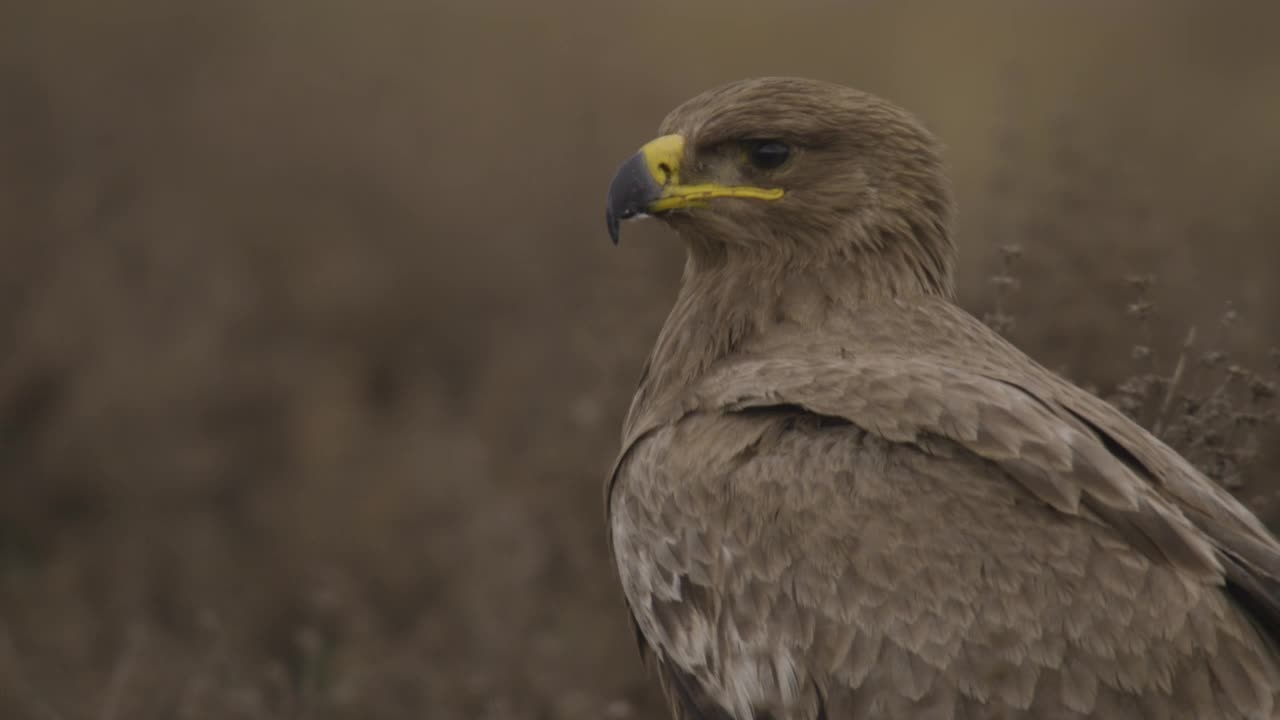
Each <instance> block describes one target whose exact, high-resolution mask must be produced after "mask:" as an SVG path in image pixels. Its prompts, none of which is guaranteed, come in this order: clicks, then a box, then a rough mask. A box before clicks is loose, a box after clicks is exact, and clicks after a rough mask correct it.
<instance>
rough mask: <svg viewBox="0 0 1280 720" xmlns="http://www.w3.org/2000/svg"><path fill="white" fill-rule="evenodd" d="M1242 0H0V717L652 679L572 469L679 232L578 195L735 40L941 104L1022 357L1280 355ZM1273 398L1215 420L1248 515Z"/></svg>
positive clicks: (1266, 137)
mask: <svg viewBox="0 0 1280 720" xmlns="http://www.w3.org/2000/svg"><path fill="white" fill-rule="evenodd" d="M1270 7H1271V8H1272V9H1270V10H1267V9H1265V8H1264V4H1263V3H1254V4H1251V5H1247V6H1245V5H1242V6H1241V7H1240V8H1236V9H1234V10H1233V9H1224V6H1223V5H1222V4H1208V3H1196V4H1193V3H1186V4H1180V3H1160V4H1157V3H1145V4H1144V3H1125V4H1123V8H1121V7H1120V4H1111V3H1104V2H1086V3H1073V4H1071V6H1070V8H1068V5H1067V4H1066V3H1050V2H1040V3H1030V2H1017V3H1008V4H971V3H966V4H960V3H955V4H943V3H937V4H933V5H928V4H920V3H912V4H891V3H888V2H868V3H835V2H809V3H797V4H786V3H758V4H752V3H742V2H734V3H730V2H721V1H719V0H717V1H715V2H711V3H675V2H670V1H669V0H653V2H650V3H647V4H646V3H640V4H635V3H630V4H625V5H621V4H618V5H616V6H615V4H612V3H592V2H587V1H586V0H580V1H576V0H573V1H571V0H563V1H560V2H549V3H528V4H525V3H516V2H511V1H510V0H502V1H498V0H479V1H478V2H474V3H464V2H461V1H459V2H456V3H444V2H441V0H427V1H426V2H422V1H421V0H419V1H417V2H410V1H409V0H372V1H371V2H367V3H339V2H327V1H324V0H319V1H313V2H309V3H304V2H300V1H294V2H254V1H253V0H207V1H206V2H200V3H196V2H188V3H181V2H177V3H175V2H171V1H169V0H121V1H120V2H117V3H113V4H111V3H102V2H91V1H90V0H47V1H46V2H28V3H16V2H15V3H7V4H6V5H5V6H4V7H3V9H0V717H2V718H6V719H10V718H12V719H14V720H25V719H26V718H40V719H44V720H52V719H64V720H81V719H85V720H124V719H126V718H246V719H252V720H257V719H260V718H352V719H356V718H360V719H366V718H374V719H380V718H432V719H439V720H452V719H455V718H459V719H461V718H468V719H470V718H478V719H483V720H516V719H519V720H524V719H529V720H535V719H537V720H541V719H559V718H564V719H566V720H568V719H583V720H587V719H595V718H631V717H635V718H648V717H653V718H657V717H661V716H662V715H661V713H660V712H658V704H657V702H656V701H655V693H654V691H653V688H652V687H651V685H650V682H649V681H648V680H647V679H646V678H645V676H644V673H643V671H642V668H641V666H640V664H639V662H638V660H637V655H636V652H635V648H634V644H633V641H632V637H631V634H630V630H629V628H628V626H627V622H626V620H625V615H624V611H623V609H622V605H621V600H620V594H619V593H618V592H617V590H616V589H615V583H614V578H613V571H612V568H611V567H610V564H609V560H608V558H607V555H606V549H605V543H604V527H603V522H602V498H601V482H602V479H603V474H604V472H605V471H606V470H607V468H608V466H609V463H610V462H611V460H612V455H613V453H614V452H615V451H616V441H617V440H616V438H617V429H618V426H619V424H620V419H621V415H622V413H623V412H624V411H625V408H626V404H627V402H628V400H629V397H630V392H631V389H632V385H633V383H634V380H635V378H636V377H637V374H638V371H639V368H640V364H641V362H642V359H643V356H644V353H645V352H646V351H647V349H648V346H649V343H650V342H651V340H652V338H653V336H654V334H655V333H656V330H657V328H658V326H659V324H660V323H661V321H662V319H663V316H664V314H665V312H666V310H667V306H668V303H669V302H670V300H671V298H672V294H673V291H674V288H675V286H676V283H677V282H678V276H679V268H680V262H681V250H680V248H679V247H678V244H677V243H676V242H675V241H674V238H673V237H672V236H671V235H670V234H669V233H667V232H665V231H664V230H663V229H661V228H660V227H657V226H656V225H655V224H650V225H645V226H636V227H631V228H628V234H627V237H626V239H625V241H624V243H623V245H622V247H621V248H618V249H614V248H612V247H610V245H609V243H608V241H607V237H606V235H605V233H604V223H603V198H604V191H605V187H606V185H607V183H608V181H609V178H610V176H611V175H612V172H613V170H614V168H615V167H616V165H617V164H618V162H620V161H621V160H622V159H623V158H625V157H626V156H627V155H629V154H630V153H631V152H633V151H634V149H635V148H636V147H637V146H638V145H639V144H640V143H641V142H643V141H644V140H647V139H648V138H650V137H651V136H652V134H653V132H654V130H655V129H656V126H657V124H658V122H659V120H660V119H661V118H662V116H663V115H664V114H665V113H666V111H667V110H668V109H669V108H671V107H672V106H674V105H675V104H676V103H677V102H679V101H680V100H682V99H684V98H686V97H688V96H690V95H692V94H694V93H696V92H698V91H700V90H702V89H704V88H707V87H709V86H711V85H714V84H717V83H720V82H724V81H727V80H731V79H736V78H739V77H744V76H751V75H760V74H798V75H811V76H816V77H822V78H826V79H830V80H836V81H841V82H845V83H847V84H851V85H855V86H859V87H861V88H863V89H866V90H870V91H873V92H876V93H878V94H881V95H885V96H887V97H890V98H893V99H895V100H896V101H898V102H899V103H901V104H903V105H905V106H907V107H909V108H912V109H913V110H914V111H916V112H917V113H918V114H919V115H920V116H921V117H922V118H924V119H925V121H926V123H927V124H928V125H930V126H931V127H932V128H933V129H934V130H935V131H937V132H938V134H940V135H941V136H942V137H943V138H944V139H945V141H946V143H947V145H948V147H949V155H948V161H949V165H950V167H951V172H952V176H953V178H954V181H955V185H956V189H957V194H958V197H959V201H960V203H961V219H960V224H959V228H958V233H959V238H960V243H961V245H962V248H963V261H962V265H963V270H962V277H961V286H962V303H963V304H964V305H965V306H966V307H968V308H970V309H972V310H973V311H974V312H978V313H987V312H990V311H992V310H993V309H994V308H995V307H996V304H997V297H998V295H1000V292H999V288H1000V287H1002V285H1001V284H1000V283H995V284H993V283H991V282H990V278H991V277H992V276H993V275H996V276H999V275H1001V274H1002V273H1003V271H1002V269H1001V268H1002V254H1001V252H1000V248H1001V247H1002V246H1004V245H1007V244H1010V243H1017V244H1019V245H1020V246H1021V248H1022V251H1023V257H1022V259H1021V260H1020V261H1019V263H1018V266H1017V268H1016V275H1017V277H1018V278H1019V279H1020V281H1021V282H1020V284H1019V286H1018V287H1015V288H1012V289H1009V290H1008V291H1007V292H1004V294H1003V295H1002V296H1000V297H999V303H1000V305H1001V306H1002V307H1003V308H1004V309H1005V310H1006V311H1007V312H1009V313H1011V314H1013V315H1014V316H1015V317H1016V319H1017V324H1016V326H1014V327H1013V329H1012V330H1011V331H1010V332H1011V335H1012V337H1013V338H1014V339H1015V340H1016V341H1017V342H1018V343H1019V344H1020V345H1022V346H1023V347H1024V348H1026V349H1028V350H1029V351H1030V352H1032V354H1033V355H1035V356H1036V357H1038V358H1040V359H1042V360H1043V361H1045V362H1046V363H1047V364H1048V365H1050V366H1051V367H1054V368H1058V369H1061V370H1063V371H1064V372H1066V373H1068V374H1069V375H1070V376H1072V377H1073V378H1075V379H1077V380H1078V381H1080V382H1083V383H1086V384H1089V385H1090V386H1092V387H1096V388H1098V389H1099V390H1101V391H1103V392H1106V393H1109V394H1115V393H1116V392H1117V388H1118V387H1119V386H1120V384H1121V382H1122V381H1123V380H1124V379H1125V378H1128V377H1130V376H1133V375H1135V373H1136V374H1139V375H1141V374H1143V373H1147V372H1148V370H1149V367H1148V365H1147V361H1146V360H1143V359H1137V360H1135V359H1134V358H1133V357H1132V355H1133V352H1132V347H1133V345H1134V344H1135V343H1137V344H1143V345H1147V346H1150V347H1151V348H1153V352H1154V362H1155V368H1156V370H1157V371H1158V372H1160V373H1164V374H1167V373H1168V372H1169V371H1170V370H1171V368H1172V365H1173V363H1174V361H1175V359H1176V357H1177V355H1178V352H1179V349H1178V348H1179V345H1180V343H1181V340H1182V338H1183V336H1184V335H1185V333H1186V331H1187V328H1188V327H1190V326H1192V325H1194V326H1196V327H1197V328H1198V330H1199V333H1198V336H1197V337H1198V343H1197V345H1196V347H1195V348H1193V349H1192V351H1190V352H1189V353H1188V357H1189V358H1190V365H1191V367H1192V372H1191V373H1190V379H1189V380H1188V382H1187V383H1186V387H1187V388H1190V389H1192V390H1195V389H1196V388H1204V387H1212V386H1213V384H1214V383H1215V382H1216V381H1217V379H1218V378H1219V377H1221V376H1222V373H1224V372H1225V371H1224V370H1223V367H1225V366H1226V365H1229V364H1231V363H1240V364H1241V365H1243V366H1245V367H1247V368H1252V369H1257V370H1259V371H1262V372H1264V373H1265V372H1270V373H1272V375H1274V373H1275V367H1274V364H1275V363H1276V362H1277V361H1276V360H1275V358H1274V356H1272V357H1271V358H1269V357H1268V351H1269V350H1270V349H1271V348H1273V347H1274V346H1276V345H1277V344H1280V283H1277V282H1276V271H1277V268H1280V204H1277V192H1278V191H1280V160H1278V159H1280V91H1278V90H1277V89H1278V88H1280V44H1277V43H1276V42H1275V41H1274V37H1273V35H1274V33H1273V32H1272V28H1274V27H1275V24H1276V22H1278V21H1280V11H1277V10H1276V9H1275V8H1278V7H1280V6H1277V5H1274V4H1272V5H1271V6H1270ZM1236 10H1238V12H1237V11H1236ZM1264 13H1269V17H1268V16H1264ZM1135 273H1142V274H1146V273H1150V274H1152V275H1154V276H1155V278H1156V281H1155V284H1154V285H1153V286H1152V288H1151V289H1150V291H1149V293H1148V296H1149V299H1150V300H1151V301H1152V302H1154V304H1155V310H1154V312H1153V313H1152V314H1151V315H1150V317H1149V318H1146V319H1143V318H1142V317H1135V313H1130V312H1127V311H1126V308H1127V307H1128V306H1129V305H1130V304H1131V303H1132V302H1133V300H1134V298H1135V297H1136V294H1135V290H1134V289H1133V288H1132V287H1131V286H1130V284H1128V283H1127V282H1126V278H1127V277H1129V276H1131V275H1133V274H1135ZM1228 303H1230V304H1231V307H1232V308H1233V312H1234V313H1235V318H1236V319H1235V321H1234V322H1232V323H1231V324H1230V326H1229V327H1224V326H1223V324H1222V323H1221V322H1220V318H1221V317H1222V316H1223V313H1224V311H1225V308H1226V307H1227V304H1228ZM1136 314H1137V315H1142V314H1144V313H1142V312H1139V313H1136ZM1211 349H1216V350H1220V351H1222V352H1226V353H1228V358H1227V360H1225V361H1223V362H1222V363H1220V364H1219V367H1217V368H1211V367H1203V365H1204V364H1203V363H1201V362H1200V357H1201V354H1202V353H1203V352H1205V351H1206V350H1211ZM1121 395H1123V393H1121ZM1241 397H1243V396H1241ZM1180 402H1181V401H1179V402H1177V403H1175V406H1176V407H1177V408H1181V407H1182V405H1181V404H1180ZM1239 402H1247V401H1245V400H1240V401H1239ZM1235 407H1243V406H1239V405H1237V406H1235ZM1249 407H1250V408H1252V406H1249ZM1176 412H1180V410H1176V409H1175V413H1176ZM1241 412H1244V410H1241ZM1193 425H1194V423H1193ZM1195 427H1201V426H1199V425H1195ZM1193 430H1194V428H1193ZM1197 432H1199V431H1197ZM1207 432H1210V431H1207V430H1206V431H1204V433H1207ZM1213 432H1217V431H1216V430H1215V431H1213ZM1204 433H1202V434H1201V436H1200V439H1202V440H1203V439H1204V438H1205V437H1209V436H1208V435H1204ZM1213 437H1217V436H1216V435H1214V436H1213ZM1193 439H1194V438H1193ZM1211 439H1212V438H1211ZM1278 440H1280V436H1278V435H1277V433H1276V432H1275V431H1274V430H1269V431H1265V432H1262V433H1261V434H1258V435H1257V436H1256V437H1253V436H1252V433H1251V432H1249V431H1248V429H1247V428H1246V429H1245V430H1243V431H1240V432H1236V431H1235V430H1230V431H1228V432H1227V439H1226V440H1225V441H1224V442H1226V443H1227V444H1228V445H1230V447H1228V448H1226V450H1224V451H1222V452H1223V453H1226V454H1228V455H1230V456H1231V457H1233V458H1238V459H1244V460H1249V459H1250V456H1252V455H1255V454H1256V455H1257V457H1256V458H1255V459H1254V462H1252V464H1249V465H1247V467H1246V468H1245V469H1244V473H1243V474H1244V477H1243V485H1242V487H1241V488H1240V491H1241V492H1242V493H1243V495H1244V497H1245V498H1246V500H1248V501H1250V502H1254V503H1257V507H1259V509H1260V511H1261V512H1263V513H1264V514H1265V515H1266V516H1267V517H1268V518H1273V519H1280V512H1278V511H1275V510H1273V509H1272V505H1271V503H1270V502H1269V501H1268V499H1269V498H1270V496H1272V495H1274V494H1275V491H1276V490H1280V487H1278V486H1277V482H1278V481H1277V479H1276V478H1277V472H1278V471H1280V452H1277V450H1276V446H1277V445H1278V444H1280V442H1278ZM1209 454H1210V455H1213V453H1209ZM1219 454H1222V453H1219Z"/></svg>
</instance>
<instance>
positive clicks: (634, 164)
mask: <svg viewBox="0 0 1280 720" xmlns="http://www.w3.org/2000/svg"><path fill="white" fill-rule="evenodd" d="M661 195H662V186H661V185H659V184H658V182H657V181H656V180H654V179H653V176H652V175H650V174H649V168H648V165H647V163H646V162H645V158H644V155H643V154H641V153H637V154H635V155H633V156H631V158H630V159H628V160H627V161H626V162H624V163H622V167H620V168H618V173H617V174H616V175H614V177H613V182H612V183H610V184H609V195H608V198H607V201H606V204H605V216H604V219H605V225H606V226H607V227H608V229H609V237H610V239H612V240H613V244H614V245H617V244H618V238H619V235H620V234H621V225H622V221H623V220H627V219H629V218H633V217H635V216H637V215H640V214H642V213H644V211H645V208H647V207H648V206H649V203H651V202H653V201H654V200H657V199H658V198H659V197H661Z"/></svg>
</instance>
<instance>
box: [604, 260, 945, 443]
mask: <svg viewBox="0 0 1280 720" xmlns="http://www.w3.org/2000/svg"><path fill="white" fill-rule="evenodd" d="M917 265H918V263H916V262H915V259H914V258H912V257H910V256H908V255H907V254H904V253H897V254H895V253H891V252H888V251H885V250H875V251H859V253H858V254H857V256H854V257H848V258H838V259H836V260H835V261H832V262H815V261H812V260H809V261H796V260H792V259H783V258H776V257H765V256H759V255H756V256H747V255H745V254H734V253H732V252H725V251H724V249H723V246H721V247H720V248H714V249H713V248H699V247H697V246H696V245H693V244H691V246H690V253H689V258H688V261H687V263H686V265H685V272H684V279H683V282H682V284H681V288H680V293H679V295H678V296H677V298H676V303H675V306H674V307H672V309H671V313H670V315H668V316H667V321H666V323H665V324H664V325H663V327H662V331H661V332H660V333H659V335H658V340H657V343H656V344H655V345H654V348H653V352H652V354H651V355H650V356H649V361H648V364H647V365H646V367H645V374H644V377H643V378H642V379H641V382H640V387H639V389H638V391H637V393H636V397H635V399H634V401H633V403H632V407H631V412H630V414H629V416H628V421H627V430H625V431H624V432H630V431H631V430H632V429H633V428H634V426H635V425H636V424H637V423H642V422H643V419H642V418H643V417H644V416H646V415H652V414H654V413H657V414H663V413H665V412H667V411H668V410H670V407H669V406H673V405H678V404H679V403H680V400H681V398H682V397H683V395H684V394H685V393H686V392H687V390H688V389H689V388H690V387H691V386H693V385H694V384H695V383H696V382H697V380H698V379H699V378H700V377H701V376H702V375H703V374H704V373H705V372H706V371H707V370H708V369H709V368H710V367H711V366H712V365H714V364H715V363H716V362H717V361H720V360H722V359H725V358H727V357H729V356H731V355H733V354H735V353H737V352H741V351H742V350H743V349H744V348H745V347H747V346H749V345H751V344H752V343H753V342H754V341H759V340H762V339H766V338H767V337H768V335H769V334H770V333H773V332H777V331H778V330H780V329H781V328H783V327H788V328H790V329H791V330H796V329H800V330H806V329H807V330H814V331H820V330H822V329H824V328H826V327H828V326H829V325H830V324H831V323H832V322H833V321H838V320H839V319H840V318H842V317H848V316H850V315H851V314H854V313H857V312H858V311H859V308H860V307H865V306H866V305H868V304H880V303H885V302H894V301H898V302H912V301H913V300H922V299H925V298H934V299H936V298H938V297H942V298H946V299H950V297H951V284H950V280H951V278H950V275H949V272H948V273H947V274H946V276H945V277H944V278H943V279H942V280H943V282H938V280H937V279H936V278H935V277H934V276H933V275H931V274H930V273H928V272H924V271H922V270H921V269H920V268H919V267H918V266H917ZM948 270H949V268H948ZM851 340H855V341H856V339H851Z"/></svg>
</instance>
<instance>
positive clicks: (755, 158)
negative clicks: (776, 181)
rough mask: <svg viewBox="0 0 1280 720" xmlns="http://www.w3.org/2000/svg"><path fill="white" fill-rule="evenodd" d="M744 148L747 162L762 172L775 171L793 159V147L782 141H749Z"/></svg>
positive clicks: (744, 144)
mask: <svg viewBox="0 0 1280 720" xmlns="http://www.w3.org/2000/svg"><path fill="white" fill-rule="evenodd" d="M743 147H744V149H745V150H746V151H747V160H748V161H750V162H751V164H752V165H753V166H755V167H756V168H757V169H760V170H775V169H777V168H779V167H781V166H782V164H783V163H785V162H786V161H787V158H789V157H791V146H789V145H787V144H786V143H784V142H782V141H781V140H747V141H745V142H743Z"/></svg>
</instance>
